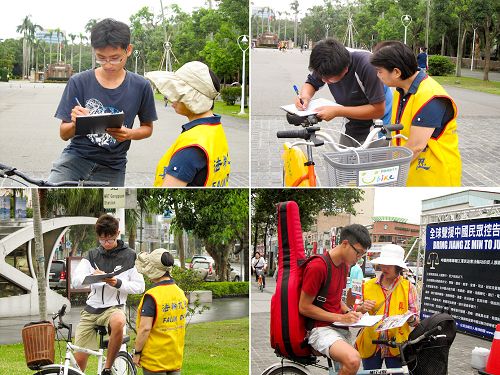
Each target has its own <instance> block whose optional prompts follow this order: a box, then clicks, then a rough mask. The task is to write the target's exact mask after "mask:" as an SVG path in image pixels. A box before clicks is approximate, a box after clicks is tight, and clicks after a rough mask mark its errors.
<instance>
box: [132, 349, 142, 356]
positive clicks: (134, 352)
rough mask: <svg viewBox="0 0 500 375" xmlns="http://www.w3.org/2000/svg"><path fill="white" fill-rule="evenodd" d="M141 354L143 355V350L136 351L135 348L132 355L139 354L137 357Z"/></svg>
mask: <svg viewBox="0 0 500 375" xmlns="http://www.w3.org/2000/svg"><path fill="white" fill-rule="evenodd" d="M141 353H142V349H141V350H136V349H135V348H134V350H132V354H133V355H136V354H137V355H140V354H141Z"/></svg>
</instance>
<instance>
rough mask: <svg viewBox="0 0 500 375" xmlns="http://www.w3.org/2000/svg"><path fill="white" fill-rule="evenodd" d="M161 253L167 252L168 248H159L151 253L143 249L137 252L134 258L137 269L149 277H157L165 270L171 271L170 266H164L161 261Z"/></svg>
mask: <svg viewBox="0 0 500 375" xmlns="http://www.w3.org/2000/svg"><path fill="white" fill-rule="evenodd" d="M163 253H168V250H166V249H162V248H159V249H156V250H154V251H152V252H151V253H147V252H145V251H143V252H141V253H139V255H137V259H136V260H135V266H136V267H137V271H138V272H139V273H142V274H143V275H146V276H147V277H149V278H150V279H159V278H160V277H162V276H163V275H165V272H167V271H168V272H172V266H165V265H164V264H163V263H162V261H161V257H162V255H163Z"/></svg>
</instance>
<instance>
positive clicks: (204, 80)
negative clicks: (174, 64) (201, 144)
mask: <svg viewBox="0 0 500 375" xmlns="http://www.w3.org/2000/svg"><path fill="white" fill-rule="evenodd" d="M145 76H146V78H147V79H149V80H150V81H152V82H153V84H154V85H155V86H156V87H157V88H158V90H160V92H161V93H162V94H163V95H165V96H166V97H167V99H168V100H170V101H172V102H182V103H184V105H185V106H186V107H187V108H188V109H189V110H190V111H191V112H193V113H195V114H199V113H204V112H207V111H208V110H210V108H211V107H212V104H213V101H214V99H215V98H216V97H217V95H219V93H218V92H217V90H216V89H215V87H214V84H213V82H212V78H211V77H210V73H209V70H208V66H206V65H205V64H203V63H202V62H200V61H191V62H188V63H186V64H184V65H183V66H181V67H180V68H179V69H177V71H176V72H175V73H174V72H164V71H154V72H148V73H146V75H145Z"/></svg>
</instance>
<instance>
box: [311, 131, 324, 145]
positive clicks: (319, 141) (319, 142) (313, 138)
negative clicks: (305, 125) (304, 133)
mask: <svg viewBox="0 0 500 375" xmlns="http://www.w3.org/2000/svg"><path fill="white" fill-rule="evenodd" d="M309 140H310V141H311V142H312V143H314V147H319V146H323V145H324V144H325V141H323V140H322V139H319V138H318V137H316V134H312V135H311V138H309Z"/></svg>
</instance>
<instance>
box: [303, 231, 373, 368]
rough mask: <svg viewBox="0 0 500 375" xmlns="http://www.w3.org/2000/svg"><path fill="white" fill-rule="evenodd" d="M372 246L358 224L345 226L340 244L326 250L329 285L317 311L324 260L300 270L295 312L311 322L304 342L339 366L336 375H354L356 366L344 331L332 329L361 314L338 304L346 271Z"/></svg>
mask: <svg viewBox="0 0 500 375" xmlns="http://www.w3.org/2000/svg"><path fill="white" fill-rule="evenodd" d="M371 244H372V242H371V239H370V234H369V233H368V230H367V229H366V228H365V227H364V226H362V225H359V224H352V225H349V226H346V227H344V228H343V229H342V231H341V232H340V243H339V244H338V245H337V246H335V247H334V248H333V249H330V250H328V255H329V257H327V259H326V261H330V262H331V267H330V269H331V272H332V274H331V282H330V286H329V288H328V293H327V294H326V301H324V302H323V303H322V305H321V307H318V306H317V305H316V296H318V295H319V293H320V290H321V289H322V287H323V285H324V284H325V283H326V280H327V279H328V275H327V270H328V268H327V265H326V264H325V260H323V259H321V258H320V257H317V258H315V259H313V260H311V261H310V262H309V263H308V264H307V265H306V269H305V270H304V276H303V281H302V291H301V294H300V301H299V311H300V313H301V314H302V315H304V316H306V317H308V318H310V319H312V320H313V321H314V325H313V328H312V329H311V331H310V332H309V336H308V341H309V345H311V346H312V347H313V348H314V349H315V350H316V351H318V352H320V353H322V354H323V355H325V356H328V357H329V358H332V359H333V360H335V361H337V362H340V363H341V366H342V368H341V369H340V372H339V375H354V374H356V373H357V371H358V369H359V366H360V362H361V360H360V356H359V353H358V352H357V351H356V350H355V349H354V348H353V346H352V345H351V344H350V343H349V342H350V333H349V330H348V329H342V328H339V327H333V326H332V325H331V324H332V323H333V322H342V323H355V322H357V321H358V320H359V319H360V318H361V313H359V312H355V311H351V309H349V307H347V305H346V304H345V303H344V302H343V301H342V291H343V290H344V288H345V287H346V283H347V276H348V274H349V268H350V267H351V266H352V265H353V264H355V263H356V262H357V260H358V259H359V258H361V257H362V256H364V255H365V253H366V251H367V250H368V249H369V248H370V246H371Z"/></svg>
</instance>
